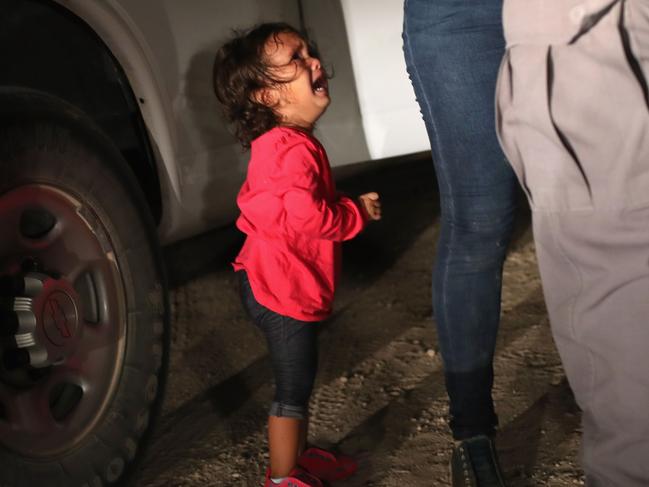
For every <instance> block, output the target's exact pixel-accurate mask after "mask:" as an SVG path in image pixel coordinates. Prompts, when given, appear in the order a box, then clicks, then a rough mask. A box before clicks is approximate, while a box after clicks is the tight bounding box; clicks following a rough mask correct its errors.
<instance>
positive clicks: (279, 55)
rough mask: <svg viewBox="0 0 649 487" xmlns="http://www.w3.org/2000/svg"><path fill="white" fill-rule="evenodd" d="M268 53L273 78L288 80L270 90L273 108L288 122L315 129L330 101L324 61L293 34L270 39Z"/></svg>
mask: <svg viewBox="0 0 649 487" xmlns="http://www.w3.org/2000/svg"><path fill="white" fill-rule="evenodd" d="M264 53H265V56H266V62H267V63H268V64H269V65H270V66H271V68H270V69H271V74H272V76H273V77H274V78H276V79H280V80H282V81H285V82H284V83H281V84H279V85H278V86H276V87H273V88H268V89H267V90H268V92H267V93H266V96H267V97H268V98H269V99H270V100H271V101H272V106H273V109H274V110H275V111H276V112H278V113H279V114H280V116H281V117H282V119H283V122H284V123H286V124H290V125H297V126H298V127H302V128H304V129H307V130H311V129H312V128H313V125H314V123H315V122H316V120H318V118H320V116H321V115H322V114H323V113H324V111H325V110H326V109H327V106H328V105H329V102H330V99H329V90H328V84H327V76H326V73H325V71H324V69H323V68H322V66H321V65H320V60H319V59H317V58H315V57H312V56H311V53H309V49H308V46H307V44H306V43H305V42H304V40H303V39H302V38H301V37H300V36H298V35H296V34H294V33H292V32H282V33H279V34H277V35H276V36H272V37H270V39H268V41H266V45H265V48H264Z"/></svg>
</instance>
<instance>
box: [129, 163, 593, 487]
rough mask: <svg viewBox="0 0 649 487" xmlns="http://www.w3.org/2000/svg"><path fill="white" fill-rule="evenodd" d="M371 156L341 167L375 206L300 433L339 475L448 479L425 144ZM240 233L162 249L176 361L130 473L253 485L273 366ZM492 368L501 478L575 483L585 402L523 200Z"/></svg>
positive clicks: (433, 218)
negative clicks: (338, 453)
mask: <svg viewBox="0 0 649 487" xmlns="http://www.w3.org/2000/svg"><path fill="white" fill-rule="evenodd" d="M370 168H371V170H364V171H363V172H356V171H354V168H351V169H350V168H348V169H346V170H345V173H342V172H339V173H338V174H339V183H338V185H339V189H341V190H344V191H347V192H348V193H350V194H358V193H360V192H365V191H369V190H376V191H379V192H380V193H381V196H382V199H383V208H384V218H383V220H382V221H381V222H380V223H378V224H375V225H373V226H372V227H371V228H368V230H367V231H366V232H364V233H363V234H362V235H361V236H360V237H359V238H357V239H355V240H354V241H352V242H349V243H347V244H345V251H344V259H345V263H344V269H345V270H344V275H343V279H342V284H341V288H340V292H339V293H338V296H337V301H336V313H335V314H334V316H333V317H332V318H331V319H330V320H329V321H328V322H327V323H326V324H324V325H322V326H321V331H320V334H319V343H320V372H319V376H318V380H317V383H316V388H315V391H314V394H313V398H312V403H311V436H310V440H311V441H312V442H314V443H317V444H319V445H324V446H327V447H333V448H337V449H340V450H342V451H344V452H346V453H350V454H353V455H357V456H358V457H359V458H360V462H361V466H360V469H359V472H358V474H357V475H356V476H355V477H354V478H352V479H350V480H348V481H346V482H343V483H339V484H337V485H339V486H340V487H360V486H377V487H379V486H381V487H392V486H394V487H396V486H415V487H419V486H440V487H444V486H448V485H449V477H448V458H449V454H450V446H451V444H450V435H449V432H448V428H447V424H446V411H447V403H446V395H445V390H444V385H443V375H442V369H441V360H440V356H439V352H438V343H437V338H436V334H435V327H434V322H433V321H434V310H433V309H432V307H431V299H430V287H431V277H430V269H431V266H432V261H433V250H434V247H435V242H436V236H437V232H438V219H439V208H438V203H437V192H436V185H435V181H434V176H433V172H432V164H431V161H430V159H429V155H419V156H416V157H410V158H406V159H402V160H399V161H394V160H393V161H384V162H377V163H372V165H371V166H370ZM240 239H241V237H240V236H239V235H238V234H237V233H236V231H234V230H232V229H224V230H219V231H214V232H211V233H209V234H205V235H202V236H200V237H197V238H194V239H192V240H188V241H185V242H181V243H179V244H175V245H173V246H171V247H169V248H167V249H166V252H165V253H166V259H167V263H168V267H169V272H170V279H171V284H172V306H173V309H172V311H173V331H172V356H171V366H170V370H171V373H170V377H169V383H168V387H167V396H166V400H165V404H164V409H163V414H162V418H161V419H160V422H159V424H158V426H157V429H156V434H155V436H154V438H153V442H152V445H151V447H150V448H149V450H148V452H147V454H146V456H145V458H144V462H143V464H142V465H141V467H140V469H139V471H138V473H137V475H136V476H135V478H134V485H137V486H142V487H154V486H166V487H169V486H183V487H184V486H218V487H228V486H258V485H261V482H262V477H263V472H264V470H265V468H266V463H267V453H266V444H265V431H264V425H265V421H266V411H267V406H268V403H269V401H270V399H271V397H272V376H271V374H270V366H269V360H268V356H267V354H266V350H265V346H264V342H263V339H262V336H261V335H260V334H259V333H258V332H257V330H256V329H255V328H254V327H253V326H252V325H251V324H250V323H249V322H248V320H247V319H246V317H245V315H244V313H243V310H242V308H241V305H240V303H239V300H238V297H237V291H236V283H235V276H234V274H233V272H232V271H231V268H230V267H229V266H228V262H229V260H230V259H231V258H232V257H233V255H234V254H235V252H236V250H237V247H238V245H239V244H240V241H241V240H240ZM495 368H496V384H495V400H496V407H497V410H498V413H499V417H500V433H499V436H498V439H497V446H498V450H499V454H500V457H501V461H502V463H503V466H504V469H505V473H506V476H507V479H508V480H509V482H510V485H511V486H512V487H523V486H552V487H555V486H556V487H565V486H574V485H583V479H582V475H581V472H580V469H579V466H578V459H577V458H578V449H579V410H578V408H577V407H576V405H575V403H574V399H573V397H572V394H571V392H570V389H569V388H568V385H567V383H566V380H565V377H564V374H563V370H562V367H561V363H560V361H559V358H558V356H557V353H556V350H555V347H554V343H553V341H552V338H551V335H550V330H549V325H548V320H547V315H546V311H545V306H544V303H543V296H542V292H541V284H540V280H539V275H538V272H537V267H536V260H535V256H534V246H533V242H532V239H531V230H530V223H529V212H528V210H527V207H526V206H525V204H524V202H523V201H522V200H521V210H520V215H519V219H518V225H517V231H516V235H515V238H514V241H513V243H512V246H511V250H510V252H509V257H508V259H507V262H506V265H505V276H504V288H503V311H502V323H501V331H500V334H499V340H498V346H497V352H496V361H495Z"/></svg>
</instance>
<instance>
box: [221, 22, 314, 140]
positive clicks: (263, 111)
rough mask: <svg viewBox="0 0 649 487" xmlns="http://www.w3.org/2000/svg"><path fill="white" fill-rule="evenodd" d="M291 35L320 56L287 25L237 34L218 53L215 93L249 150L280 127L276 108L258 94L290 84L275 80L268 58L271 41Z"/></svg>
mask: <svg viewBox="0 0 649 487" xmlns="http://www.w3.org/2000/svg"><path fill="white" fill-rule="evenodd" d="M287 32H288V33H293V34H296V35H298V36H299V37H301V38H302V39H303V40H304V41H305V42H306V44H307V46H308V49H309V52H310V53H312V54H313V55H316V56H317V55H318V54H317V48H316V46H315V45H314V44H313V43H311V42H310V41H309V40H308V39H307V38H306V36H305V35H304V34H303V33H301V32H300V31H298V30H297V29H295V28H294V27H292V26H291V25H289V24H286V23H283V22H275V23H264V24H259V25H256V26H254V27H252V28H250V29H248V30H244V31H240V30H239V31H234V36H233V37H232V38H231V39H230V40H229V41H227V42H226V43H225V44H224V45H223V46H222V47H221V48H220V49H219V50H218V51H217V53H216V57H215V59H214V72H213V82H214V92H215V93H216V97H217V98H218V100H219V102H220V103H221V105H222V106H223V110H224V112H225V116H226V118H227V120H228V121H229V122H230V123H232V124H233V125H234V131H235V136H236V137H237V139H239V142H241V145H242V146H243V147H244V148H246V149H247V148H249V147H250V143H251V142H252V141H253V140H254V139H256V138H257V137H259V136H260V135H261V134H263V133H264V132H267V131H268V130H270V129H272V128H273V127H275V126H277V125H280V118H279V115H278V114H277V113H276V112H275V111H274V110H273V108H272V107H270V106H267V105H264V104H263V103H261V102H260V101H258V99H257V97H255V93H256V92H257V91H258V90H260V89H262V88H270V87H275V86H277V85H278V84H281V83H286V82H287V80H279V79H276V78H274V77H273V76H272V74H271V71H270V69H269V68H270V66H269V65H268V64H267V62H266V59H265V57H266V56H265V55H264V48H265V46H266V42H267V41H268V39H270V38H272V37H274V36H277V35H279V34H281V33H287ZM289 81H290V80H289Z"/></svg>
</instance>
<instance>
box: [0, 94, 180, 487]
mask: <svg viewBox="0 0 649 487" xmlns="http://www.w3.org/2000/svg"><path fill="white" fill-rule="evenodd" d="M0 276H3V278H2V285H0V289H1V291H0V293H1V294H3V295H4V297H3V298H2V300H1V304H0V305H1V306H2V307H3V308H2V309H3V311H2V317H3V320H2V323H0V340H1V341H0V354H2V358H3V360H2V365H0V465H1V466H2V467H1V468H0V485H1V486H3V487H27V486H30V487H31V486H48V487H56V486H61V487H74V486H79V487H82V486H86V487H98V486H103V485H108V484H115V483H121V482H122V481H123V480H124V478H126V474H127V473H128V472H129V471H130V470H131V469H132V467H133V465H134V464H135V463H136V461H137V459H138V458H139V456H140V455H141V452H142V448H143V446H144V444H145V443H146V439H147V437H148V436H149V433H150V431H151V426H152V422H153V420H154V418H155V416H156V415H157V413H158V410H159V407H160V402H161V398H162V393H163V385H164V382H165V374H166V368H167V357H168V349H169V346H168V338H169V320H168V317H169V306H168V297H167V290H166V284H165V278H164V270H163V266H162V259H161V252H160V248H159V244H158V240H157V236H156V231H155V225H154V222H153V220H152V217H151V215H150V213H149V211H148V208H147V206H146V200H145V198H144V195H143V194H142V191H141V189H140V188H139V186H138V184H137V182H136V180H135V177H134V176H133V174H132V172H131V169H130V168H129V166H128V165H127V163H126V162H125V160H124V159H123V157H122V155H121V153H120V152H119V151H118V150H117V148H116V147H115V146H114V144H113V143H112V142H111V141H110V140H109V139H108V138H107V137H106V136H105V135H104V134H103V133H102V132H101V131H100V130H99V129H98V128H97V127H96V125H95V124H94V123H93V122H92V121H91V120H90V119H89V118H88V117H86V116H84V114H83V113H80V112H79V111H78V110H76V109H75V108H74V107H72V106H70V105H69V104H67V103H64V102H63V101H61V100H58V99H55V98H53V97H51V96H49V95H45V94H42V93H39V92H29V91H28V92H25V91H20V92H17V91H15V90H14V91H11V90H7V89H3V90H1V91H0ZM2 335H4V336H2Z"/></svg>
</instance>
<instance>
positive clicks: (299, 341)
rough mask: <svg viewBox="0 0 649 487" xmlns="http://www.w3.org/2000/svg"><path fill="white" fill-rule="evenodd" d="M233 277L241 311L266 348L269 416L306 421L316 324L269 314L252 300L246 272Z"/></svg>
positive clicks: (314, 370)
mask: <svg viewBox="0 0 649 487" xmlns="http://www.w3.org/2000/svg"><path fill="white" fill-rule="evenodd" d="M237 274H238V275H239V291H240V294H241V302H242V303H243V307H244V309H245V310H246V312H247V313H248V315H249V316H250V318H251V319H252V321H253V322H254V323H255V325H257V326H258V327H259V329H260V330H261V331H262V333H263V334H264V336H265V337H266V343H267V345H268V353H269V355H270V361H271V364H272V368H273V375H274V377H275V397H274V399H273V402H272V404H271V406H270V411H269V415H270V416H278V417H285V418H295V419H306V418H307V417H308V413H309V399H310V398H311V392H312V391H313V383H314V382H315V377H316V373H317V371H318V341H317V330H318V323H317V322H306V321H299V320H296V319H294V318H291V317H289V316H284V315H280V314H279V313H275V312H274V311H271V310H269V309H268V308H266V307H265V306H263V305H262V304H260V303H259V302H258V301H257V300H256V299H255V296H254V294H253V293H252V288H251V287H250V281H249V280H248V275H247V274H246V272H245V271H239V272H237Z"/></svg>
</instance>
